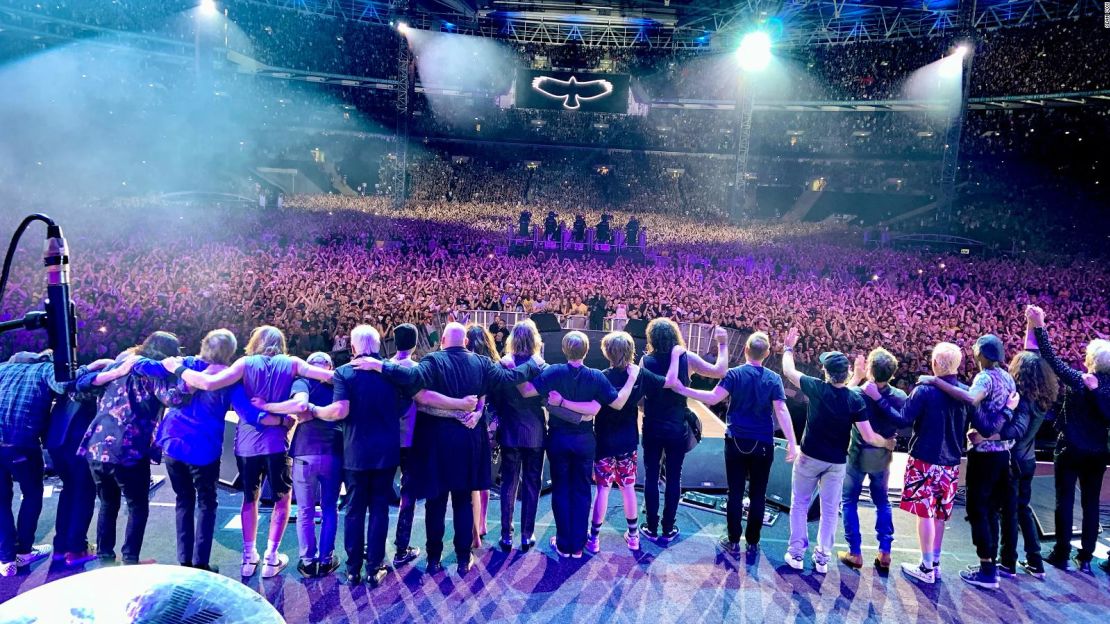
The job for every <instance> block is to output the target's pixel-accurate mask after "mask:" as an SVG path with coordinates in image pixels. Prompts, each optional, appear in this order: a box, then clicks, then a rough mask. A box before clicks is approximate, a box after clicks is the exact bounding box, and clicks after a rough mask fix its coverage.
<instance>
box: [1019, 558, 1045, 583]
mask: <svg viewBox="0 0 1110 624" xmlns="http://www.w3.org/2000/svg"><path fill="white" fill-rule="evenodd" d="M1018 565H1020V566H1021V569H1022V570H1025V573H1026V574H1028V575H1029V576H1032V577H1033V578H1035V579H1038V580H1041V581H1043V580H1044V564H1043V563H1038V564H1036V565H1034V564H1032V563H1030V562H1028V561H1021V562H1019V563H1018Z"/></svg>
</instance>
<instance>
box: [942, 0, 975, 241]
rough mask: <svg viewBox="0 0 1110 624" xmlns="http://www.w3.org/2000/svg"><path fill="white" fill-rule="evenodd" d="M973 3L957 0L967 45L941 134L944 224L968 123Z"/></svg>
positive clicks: (949, 212) (953, 198)
mask: <svg viewBox="0 0 1110 624" xmlns="http://www.w3.org/2000/svg"><path fill="white" fill-rule="evenodd" d="M974 6H975V0H960V4H959V26H960V30H961V33H962V36H963V39H964V41H963V45H968V46H970V49H969V50H968V52H967V54H966V55H964V58H963V61H962V65H961V70H960V96H959V97H960V101H959V109H958V110H957V112H956V114H955V115H954V116H953V119H952V121H951V122H950V123H949V124H948V129H947V130H946V131H945V135H944V153H943V154H942V155H941V164H940V192H939V193H938V195H937V216H938V217H939V218H940V220H941V221H942V222H944V223H950V222H951V221H952V206H953V204H954V203H955V201H956V178H957V177H958V176H959V169H960V141H961V140H962V139H963V134H964V122H965V121H966V120H967V100H968V95H969V93H970V92H971V64H972V62H973V61H974V59H975V43H976V41H975V39H974V28H973V26H972V22H971V20H972V17H973V14H972V12H973V11H974Z"/></svg>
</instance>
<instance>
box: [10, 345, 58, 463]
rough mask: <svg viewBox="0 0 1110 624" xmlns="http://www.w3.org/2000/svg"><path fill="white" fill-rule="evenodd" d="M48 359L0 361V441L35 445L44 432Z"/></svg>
mask: <svg viewBox="0 0 1110 624" xmlns="http://www.w3.org/2000/svg"><path fill="white" fill-rule="evenodd" d="M53 377H54V365H53V364H52V363H51V362H39V363H34V364H16V363H6V364H0V444H5V445H11V446H19V447H36V446H38V445H39V439H40V437H41V436H42V434H43V433H44V432H45V429H46V426H47V417H48V416H49V412H50V404H51V401H52V400H53V393H52V392H51V389H50V386H49V384H48V383H47V380H48V379H53Z"/></svg>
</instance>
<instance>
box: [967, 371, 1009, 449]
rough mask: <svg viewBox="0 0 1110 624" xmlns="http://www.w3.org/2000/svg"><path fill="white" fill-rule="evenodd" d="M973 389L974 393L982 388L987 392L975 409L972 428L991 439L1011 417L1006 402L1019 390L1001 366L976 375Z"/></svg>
mask: <svg viewBox="0 0 1110 624" xmlns="http://www.w3.org/2000/svg"><path fill="white" fill-rule="evenodd" d="M971 388H972V390H973V391H974V390H975V389H976V388H981V389H983V390H985V391H986V392H987V395H986V397H985V398H984V399H983V400H982V401H981V402H980V403H979V405H978V406H976V407H975V410H974V412H973V414H972V419H971V426H972V428H973V429H975V430H976V431H978V432H979V433H980V434H981V435H983V436H984V437H990V436H992V435H994V434H996V433H998V432H999V431H1000V430H1001V429H1002V426H1003V425H1004V424H1006V422H1007V420H1009V418H1010V417H1011V413H1010V411H1009V410H1008V409H1007V408H1006V402H1007V401H1009V399H1010V395H1012V394H1013V393H1014V392H1015V390H1016V389H1017V388H1016V386H1015V384H1014V378H1013V377H1011V376H1010V373H1009V372H1007V371H1006V369H1004V368H1002V367H1001V366H994V367H991V368H985V369H983V370H981V371H979V373H978V374H977V375H975V379H974V381H972V384H971Z"/></svg>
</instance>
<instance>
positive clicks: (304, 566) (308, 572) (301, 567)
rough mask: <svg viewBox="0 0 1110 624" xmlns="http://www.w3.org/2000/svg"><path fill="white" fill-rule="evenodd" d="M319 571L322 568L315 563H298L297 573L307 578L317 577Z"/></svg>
mask: <svg viewBox="0 0 1110 624" xmlns="http://www.w3.org/2000/svg"><path fill="white" fill-rule="evenodd" d="M319 569H320V568H319V567H318V566H317V565H316V562H315V561H298V562H297V572H300V573H301V576H303V577H305V578H312V577H314V576H316V575H317V573H318V572H319Z"/></svg>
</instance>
